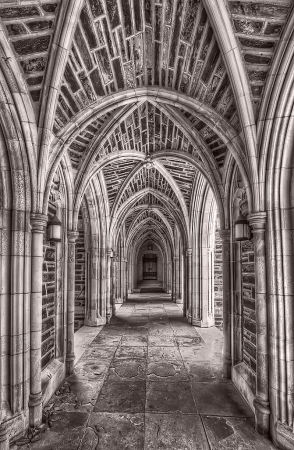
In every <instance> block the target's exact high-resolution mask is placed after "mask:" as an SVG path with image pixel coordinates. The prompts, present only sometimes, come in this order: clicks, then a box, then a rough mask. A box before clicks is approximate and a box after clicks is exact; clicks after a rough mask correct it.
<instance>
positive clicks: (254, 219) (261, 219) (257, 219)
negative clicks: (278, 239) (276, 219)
mask: <svg viewBox="0 0 294 450" xmlns="http://www.w3.org/2000/svg"><path fill="white" fill-rule="evenodd" d="M248 221H249V225H250V226H251V227H252V228H253V230H252V231H253V232H254V231H255V230H264V229H265V224H266V212H265V211H260V212H256V213H251V214H249V215H248Z"/></svg>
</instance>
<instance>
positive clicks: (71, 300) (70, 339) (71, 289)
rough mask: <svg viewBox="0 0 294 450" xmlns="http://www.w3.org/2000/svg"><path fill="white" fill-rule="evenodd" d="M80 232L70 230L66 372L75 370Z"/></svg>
mask: <svg viewBox="0 0 294 450" xmlns="http://www.w3.org/2000/svg"><path fill="white" fill-rule="evenodd" d="M78 235H79V233H78V232H77V231H68V233H67V237H68V264H67V266H68V272H67V273H68V284H67V333H66V334H67V339H66V358H65V361H66V373H67V375H70V374H72V373H73V372H74V361H75V354H74V349H75V341H74V333H75V329H74V319H75V250H76V240H77V238H78Z"/></svg>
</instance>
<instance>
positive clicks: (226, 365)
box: [219, 230, 232, 378]
mask: <svg viewBox="0 0 294 450" xmlns="http://www.w3.org/2000/svg"><path fill="white" fill-rule="evenodd" d="M219 234H220V237H221V239H222V253H223V327H224V331H223V335H224V346H223V371H224V376H225V377H226V378H231V369H232V357H231V276H230V268H231V267H230V240H231V239H230V237H231V231H230V230H220V232H219Z"/></svg>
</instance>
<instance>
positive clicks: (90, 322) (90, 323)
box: [84, 317, 106, 327]
mask: <svg viewBox="0 0 294 450" xmlns="http://www.w3.org/2000/svg"><path fill="white" fill-rule="evenodd" d="M105 324H106V319H105V318H104V317H96V318H94V319H92V318H91V319H88V318H86V319H85V320H84V325H85V326H86V327H100V326H101V325H105Z"/></svg>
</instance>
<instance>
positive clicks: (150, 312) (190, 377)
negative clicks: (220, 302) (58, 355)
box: [15, 294, 274, 450]
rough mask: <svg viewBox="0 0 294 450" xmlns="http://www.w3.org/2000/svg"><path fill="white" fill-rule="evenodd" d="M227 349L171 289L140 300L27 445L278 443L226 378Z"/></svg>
mask: <svg viewBox="0 0 294 450" xmlns="http://www.w3.org/2000/svg"><path fill="white" fill-rule="evenodd" d="M221 345H222V339H221V333H220V332H219V331H218V330H217V329H211V330H210V331H209V330H206V332H205V342H204V340H203V339H202V337H201V335H200V334H199V333H198V332H197V331H196V329H195V328H194V327H191V326H189V325H188V324H187V323H186V320H185V319H184V318H183V317H182V314H181V311H180V308H179V306H178V305H176V304H174V303H172V302H171V301H170V297H169V296H168V295H167V294H161V295H160V294H148V295H147V294H137V295H133V296H131V298H130V300H129V301H128V303H125V304H123V305H122V306H121V307H120V308H119V310H118V312H117V316H116V317H115V318H113V319H112V321H111V324H110V325H106V326H104V328H103V329H102V331H101V332H100V333H99V334H98V336H97V337H96V338H95V339H94V340H93V341H92V343H91V344H90V345H89V347H88V349H87V350H86V351H85V352H84V354H83V356H82V357H81V359H80V360H79V361H78V363H77V365H76V368H75V374H74V375H71V376H70V377H68V378H67V379H66V381H65V383H64V384H63V385H62V386H61V388H60V389H59V390H58V391H57V392H56V394H55V395H54V396H53V398H52V399H51V401H50V402H49V405H47V407H46V411H47V417H49V425H50V426H51V427H50V428H48V429H47V430H46V432H45V433H44V434H43V436H42V438H41V440H39V441H37V442H35V443H30V444H29V446H28V447H27V446H22V447H18V449H19V448H21V449H25V448H31V449H34V450H41V449H43V450H156V449H158V450H164V449H167V450H195V449H197V450H209V449H213V450H230V449H232V450H245V449H246V450H248V449H260V450H269V449H273V448H274V447H273V446H272V445H271V444H270V442H269V441H267V440H265V439H263V438H262V437H261V436H259V435H257V434H256V433H255V432H254V420H253V414H252V412H251V410H250V408H249V407H248V406H247V404H246V403H245V402H244V400H243V399H242V398H241V396H240V394H239V393H238V392H237V390H236V389H235V387H234V386H233V384H232V383H231V382H230V381H228V380H225V379H223V378H222V374H221ZM15 448H17V447H15Z"/></svg>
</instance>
